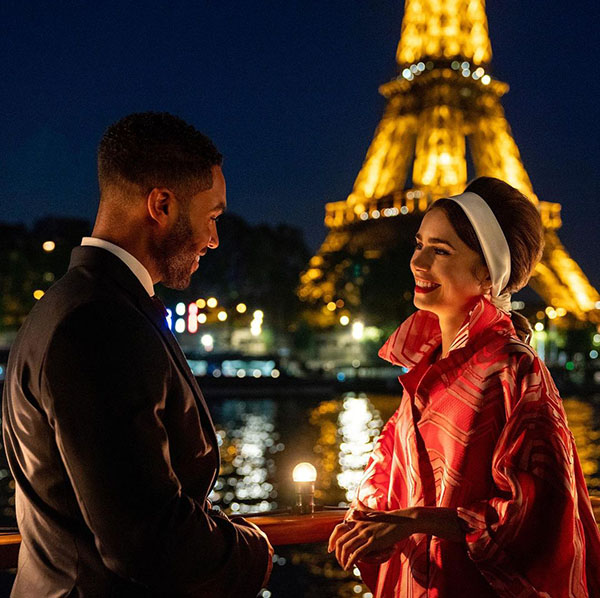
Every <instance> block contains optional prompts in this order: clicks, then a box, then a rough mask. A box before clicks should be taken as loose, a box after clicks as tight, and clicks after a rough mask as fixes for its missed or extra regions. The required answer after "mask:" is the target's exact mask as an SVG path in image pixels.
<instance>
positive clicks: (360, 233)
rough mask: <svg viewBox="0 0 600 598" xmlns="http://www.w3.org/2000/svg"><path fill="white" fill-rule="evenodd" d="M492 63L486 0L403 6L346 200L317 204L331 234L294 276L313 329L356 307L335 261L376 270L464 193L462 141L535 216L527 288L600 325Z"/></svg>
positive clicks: (482, 169) (477, 166)
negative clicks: (538, 255)
mask: <svg viewBox="0 0 600 598" xmlns="http://www.w3.org/2000/svg"><path fill="white" fill-rule="evenodd" d="M491 59H492V48H491V44H490V39H489V35H488V24H487V16H486V13H485V0H406V2H405V11H404V19H403V22H402V34H401V38H400V43H399V45H398V50H397V54H396V60H397V63H398V72H399V75H398V76H397V77H396V78H395V79H393V80H392V81H390V82H389V83H386V84H384V85H382V86H381V87H380V89H379V91H380V93H381V94H382V95H383V96H384V97H385V98H386V100H387V105H386V108H385V112H384V114H383V118H382V119H381V122H380V123H379V126H378V127H377V130H376V131H375V136H374V138H373V141H372V143H371V146H370V148H369V150H368V152H367V156H366V159H365V161H364V163H363V166H362V168H361V170H360V172H359V173H358V176H357V177H356V181H355V183H354V188H353V189H352V193H350V195H349V196H348V198H347V199H346V200H345V201H339V202H334V203H328V204H327V205H326V206H325V224H326V226H327V227H328V228H329V232H328V235H327V237H326V239H325V241H324V243H323V244H322V246H321V247H320V249H319V251H318V252H317V254H316V255H315V256H314V257H313V258H312V259H311V260H310V263H309V267H308V268H307V270H306V271H305V272H303V273H302V275H301V284H300V287H299V289H298V293H299V296H300V298H301V299H302V300H303V301H306V302H308V303H309V304H310V305H312V306H313V307H316V308H318V310H313V311H315V313H319V314H320V323H322V324H327V323H332V322H333V321H335V320H334V317H335V316H337V317H339V314H340V311H339V308H340V306H341V307H345V308H349V310H350V311H352V309H353V308H356V309H359V306H360V288H359V287H360V277H359V281H358V284H354V283H353V282H352V281H350V283H348V281H347V280H346V279H345V278H344V272H345V271H346V270H347V269H348V266H349V264H350V263H351V261H352V260H348V259H345V260H341V261H340V259H339V255H340V254H341V253H344V252H346V254H348V255H353V256H357V255H360V257H361V259H362V260H363V263H364V260H367V261H368V260H376V259H378V258H379V257H381V256H382V255H383V254H384V252H385V249H386V247H389V245H390V243H391V242H392V243H393V241H392V240H391V238H392V237H394V236H398V231H400V230H402V229H406V228H410V229H411V230H412V231H413V232H412V233H411V235H410V236H412V234H414V230H415V229H416V227H415V222H416V223H418V220H419V219H420V217H421V216H422V213H423V212H424V211H425V210H426V209H427V208H428V207H429V205H431V203H432V202H434V201H435V200H437V199H439V198H440V197H445V196H448V195H453V194H456V193H460V192H461V191H462V190H463V189H464V187H465V186H466V183H467V159H466V150H467V142H468V144H469V149H470V154H471V157H472V164H473V167H474V170H475V173H476V175H477V176H483V175H486V176H493V177H497V178H499V179H503V180H505V181H506V182H508V183H510V184H511V185H513V186H514V187H516V188H518V189H519V190H521V191H522V192H523V193H524V194H525V195H526V196H527V197H528V198H529V199H530V200H531V201H532V202H533V203H534V204H535V205H536V206H538V208H539V211H540V214H541V216H542V221H543V224H544V229H545V238H546V248H545V251H544V256H543V258H542V261H541V263H540V264H539V265H538V266H537V268H536V270H535V273H534V276H533V278H532V280H531V283H530V286H531V287H532V288H533V290H534V291H536V292H537V294H538V295H539V296H540V297H542V299H543V300H544V301H545V302H546V303H547V305H548V306H552V307H553V308H554V309H556V310H558V311H559V313H561V314H563V313H565V311H566V312H568V313H569V314H570V315H571V316H572V317H574V318H575V319H576V320H579V321H582V322H586V321H588V322H590V321H591V322H596V323H598V322H600V310H598V309H597V308H598V307H600V303H599V302H600V296H599V294H598V292H597V291H596V289H594V288H593V287H592V285H591V284H590V283H589V281H588V279H587V278H586V276H585V274H584V273H583V272H582V270H581V269H580V268H579V266H578V265H577V263H576V262H575V261H574V260H573V259H572V258H571V257H570V256H569V254H568V253H567V251H566V250H565V248H564V247H563V245H562V243H561V242H560V240H559V238H558V235H557V230H558V229H559V228H560V226H561V217H560V209H561V206H560V204H558V203H550V202H546V201H540V200H539V199H538V197H537V196H536V194H535V193H534V191H533V188H532V185H531V181H530V180H529V176H528V175H527V172H526V171H525V168H524V166H523V163H522V162H521V157H520V154H519V150H518V148H517V145H516V143H515V141H514V139H513V136H512V133H511V130H510V126H509V124H508V122H507V120H506V117H505V114H504V110H503V108H502V105H501V103H500V98H501V97H502V96H503V95H504V94H505V93H506V92H507V91H508V85H507V84H506V83H503V82H501V81H498V80H496V79H494V78H493V77H492V76H491V74H490V72H489V68H490V63H491ZM411 167H412V169H411ZM336 256H337V257H336ZM336 304H337V305H336ZM327 306H329V307H327ZM334 312H335V313H334Z"/></svg>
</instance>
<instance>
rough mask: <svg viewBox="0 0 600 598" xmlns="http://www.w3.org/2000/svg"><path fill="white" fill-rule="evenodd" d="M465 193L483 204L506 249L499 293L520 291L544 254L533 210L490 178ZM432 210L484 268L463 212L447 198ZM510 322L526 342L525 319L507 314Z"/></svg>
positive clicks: (528, 328)
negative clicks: (503, 284)
mask: <svg viewBox="0 0 600 598" xmlns="http://www.w3.org/2000/svg"><path fill="white" fill-rule="evenodd" d="M465 191H470V192H472V193H476V194H477V195H479V196H480V197H482V198H483V199H484V200H485V202H486V203H487V204H488V205H489V207H490V208H491V210H492V212H493V213H494V216H496V219H497V220H498V223H499V224H500V228H502V232H503V233H504V236H505V237H506V242H507V243H508V247H509V249H510V278H509V280H508V283H507V285H506V287H505V288H504V289H502V292H504V291H508V292H511V293H514V292H516V291H518V290H519V289H522V288H523V287H524V286H525V285H526V284H527V283H528V282H529V278H530V277H531V274H532V272H533V269H534V268H535V266H536V264H537V263H538V262H539V261H540V259H541V257H542V252H543V250H544V231H543V228H542V220H541V218H540V214H539V212H538V210H537V208H536V207H535V205H534V204H533V203H532V202H531V201H530V200H529V199H527V197H525V195H523V194H522V193H521V192H520V191H518V190H517V189H515V188H514V187H511V186H510V185H509V184H508V183H505V182H504V181H501V180H500V179H495V178H493V177H479V178H477V179H475V180H474V181H472V182H471V183H469V185H468V186H467V188H466V189H465ZM435 208H439V209H441V210H443V211H444V212H445V214H446V216H447V217H448V220H449V221H450V224H452V226H453V227H454V230H455V231H456V234H457V235H458V236H459V237H460V239H461V240H462V241H463V242H464V243H465V245H467V247H470V248H471V249H473V251H476V252H477V253H478V254H479V256H480V257H481V261H482V262H483V263H484V264H485V257H484V255H483V251H482V250H481V245H480V244H479V240H478V239H477V235H476V234H475V230H474V229H473V226H472V225H471V223H470V221H469V219H468V218H467V216H466V214H465V213H464V211H463V209H462V208H461V207H460V206H459V205H458V204H457V203H456V202H454V201H452V200H451V199H448V198H442V199H439V200H438V201H436V202H435V203H434V204H433V205H432V206H431V208H430V209H435ZM511 318H512V321H513V325H514V327H515V330H516V332H517V335H518V336H519V338H520V339H521V340H528V339H529V338H530V337H531V326H530V324H529V322H528V321H527V319H526V318H525V317H524V316H522V315H521V314H519V313H516V312H511Z"/></svg>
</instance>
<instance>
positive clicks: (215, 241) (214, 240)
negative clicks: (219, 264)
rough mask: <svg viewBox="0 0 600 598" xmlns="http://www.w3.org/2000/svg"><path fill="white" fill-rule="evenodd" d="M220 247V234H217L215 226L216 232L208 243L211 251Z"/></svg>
mask: <svg viewBox="0 0 600 598" xmlns="http://www.w3.org/2000/svg"><path fill="white" fill-rule="evenodd" d="M218 246H219V233H218V232H217V227H216V226H215V230H214V231H213V232H212V233H211V235H210V239H209V241H208V247H209V249H216V248H217V247H218Z"/></svg>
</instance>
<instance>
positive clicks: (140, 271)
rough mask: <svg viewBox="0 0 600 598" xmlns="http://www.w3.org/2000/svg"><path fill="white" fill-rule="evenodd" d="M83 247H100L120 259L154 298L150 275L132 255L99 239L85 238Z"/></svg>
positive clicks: (82, 240) (82, 241)
mask: <svg viewBox="0 0 600 598" xmlns="http://www.w3.org/2000/svg"><path fill="white" fill-rule="evenodd" d="M81 245H82V246H83V247H85V246H91V247H100V248H101V249H106V251H109V252H110V253H112V254H113V255H115V256H116V257H118V258H119V259H120V260H121V261H122V262H123V263H124V264H125V265H126V266H127V267H128V268H129V269H130V270H131V271H132V272H133V273H134V274H135V276H136V278H137V279H138V280H139V281H140V284H141V285H142V286H143V287H144V289H146V292H147V293H148V295H149V296H150V297H153V296H154V285H153V284H152V277H151V276H150V273H149V272H148V270H147V269H146V268H145V266H144V265H143V264H142V263H141V262H140V261H139V260H138V259H136V258H135V257H133V256H132V255H131V253H129V252H128V251H125V250H124V249H123V248H122V247H119V246H118V245H115V244H114V243H111V242H110V241H105V240H104V239H98V238H97V237H83V239H81Z"/></svg>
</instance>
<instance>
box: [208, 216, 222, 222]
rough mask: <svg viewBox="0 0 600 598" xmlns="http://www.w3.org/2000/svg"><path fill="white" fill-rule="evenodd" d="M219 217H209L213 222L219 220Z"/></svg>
mask: <svg viewBox="0 0 600 598" xmlns="http://www.w3.org/2000/svg"><path fill="white" fill-rule="evenodd" d="M220 217H221V216H211V218H210V219H211V220H214V221H215V222H219V218H220Z"/></svg>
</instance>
